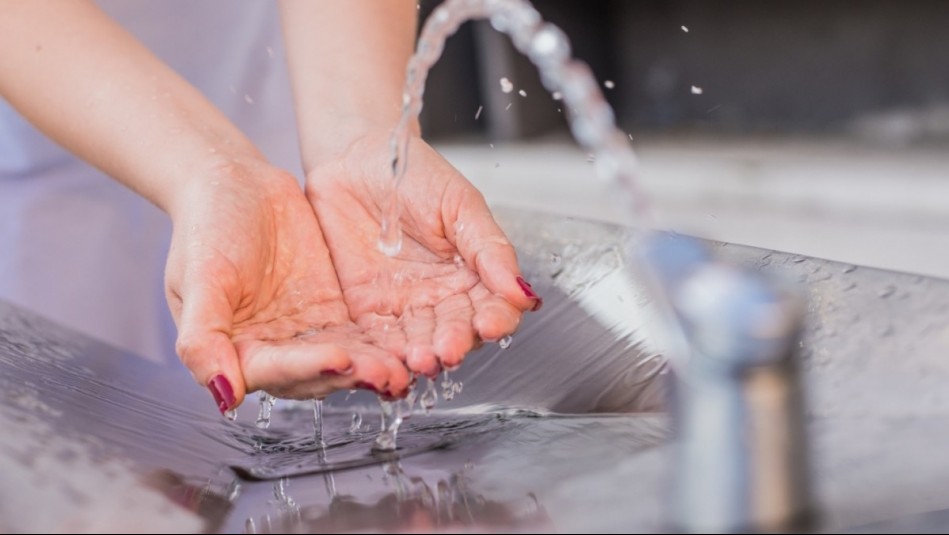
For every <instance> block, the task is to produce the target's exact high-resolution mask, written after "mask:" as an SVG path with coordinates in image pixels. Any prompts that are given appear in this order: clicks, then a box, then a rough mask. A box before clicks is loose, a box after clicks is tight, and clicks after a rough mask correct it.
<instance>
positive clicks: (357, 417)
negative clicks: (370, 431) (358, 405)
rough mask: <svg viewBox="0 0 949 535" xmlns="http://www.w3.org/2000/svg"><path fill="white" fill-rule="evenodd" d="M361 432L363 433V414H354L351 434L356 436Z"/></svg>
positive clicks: (350, 428) (350, 427) (350, 429)
mask: <svg viewBox="0 0 949 535" xmlns="http://www.w3.org/2000/svg"><path fill="white" fill-rule="evenodd" d="M360 431H362V413H361V412H354V413H353V421H352V423H350V424H349V432H350V434H356V433H358V432H360Z"/></svg>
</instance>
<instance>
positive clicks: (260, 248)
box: [166, 169, 409, 405]
mask: <svg viewBox="0 0 949 535" xmlns="http://www.w3.org/2000/svg"><path fill="white" fill-rule="evenodd" d="M263 174H264V177H263V178H264V179H265V180H264V181H263V183H264V184H266V187H265V188H263V191H261V188H259V187H251V186H250V184H251V182H252V181H250V180H244V179H246V178H247V177H243V176H234V173H233V171H229V172H227V173H225V176H222V177H220V180H230V181H231V183H230V184H229V186H233V187H227V188H223V187H217V186H213V185H209V186H208V191H207V192H205V194H204V195H199V196H197V198H200V199H201V204H200V205H199V206H198V205H196V206H194V207H190V209H188V210H186V211H185V212H184V213H187V214H190V215H189V220H188V221H187V222H186V223H183V224H180V225H176V229H175V236H174V238H173V242H172V250H171V252H170V253H169V262H168V269H167V270H166V272H167V276H166V278H167V281H166V283H167V284H166V286H167V289H168V297H169V303H170V305H171V308H172V313H173V315H174V316H175V319H176V321H177V323H178V325H179V331H180V332H179V342H178V352H179V355H180V356H181V358H182V360H183V361H184V362H185V364H187V365H188V367H189V368H190V369H191V370H192V372H193V373H194V375H195V376H196V378H197V379H198V380H199V381H201V382H207V381H208V380H209V379H210V378H211V377H213V376H215V374H216V373H223V374H224V375H225V376H226V377H228V378H229V379H230V381H231V383H232V385H233V386H234V387H235V388H234V390H235V395H236V403H235V405H236V404H239V403H240V400H241V398H242V397H243V395H244V393H245V391H246V392H251V391H254V390H258V389H260V390H266V391H267V392H269V393H271V394H274V395H278V396H280V397H290V398H312V397H323V396H325V395H327V394H329V393H331V392H333V391H335V390H339V389H343V388H355V387H364V388H372V389H374V390H377V391H379V392H386V391H389V392H390V393H392V394H397V393H401V392H403V391H404V390H405V389H406V387H407V386H408V382H409V376H408V373H407V371H406V370H405V367H404V366H403V365H402V363H401V361H399V360H398V359H397V358H395V357H394V356H393V355H392V354H391V353H389V352H387V351H385V350H383V349H380V348H379V347H377V346H376V345H374V344H373V343H372V342H373V341H374V340H377V339H379V338H380V337H381V336H382V334H380V333H372V332H371V331H370V330H367V329H365V328H361V327H359V326H357V325H356V324H354V323H353V322H352V321H351V320H350V317H349V313H348V310H347V307H346V304H345V303H344V301H343V298H342V292H341V290H340V287H339V283H338V281H337V278H336V272H335V270H334V268H333V265H332V263H331V262H330V258H329V252H328V250H327V248H326V244H325V242H324V241H323V238H322V233H321V231H320V228H319V225H318V222H317V219H316V217H315V216H314V213H313V210H312V207H311V206H310V205H309V204H308V203H307V201H306V199H305V197H304V196H303V192H302V190H301V189H300V188H299V186H298V185H297V183H296V181H295V180H294V179H293V178H292V177H290V176H289V175H286V174H284V173H282V172H280V171H276V170H272V169H265V170H264V171H263ZM253 183H254V184H257V183H258V182H256V181H254V182H253ZM211 184H213V182H212V183H211ZM241 378H243V381H242V382H243V384H240V383H238V381H239V380H240V379H241Z"/></svg>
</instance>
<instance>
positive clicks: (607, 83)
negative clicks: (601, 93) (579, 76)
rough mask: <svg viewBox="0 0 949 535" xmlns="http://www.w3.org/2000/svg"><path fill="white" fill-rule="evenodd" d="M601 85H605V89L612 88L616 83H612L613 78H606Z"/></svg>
mask: <svg viewBox="0 0 949 535" xmlns="http://www.w3.org/2000/svg"><path fill="white" fill-rule="evenodd" d="M603 87H605V88H607V89H613V88H614V87H616V84H615V83H613V80H607V81H605V82H603Z"/></svg>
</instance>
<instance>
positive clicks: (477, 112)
mask: <svg viewBox="0 0 949 535" xmlns="http://www.w3.org/2000/svg"><path fill="white" fill-rule="evenodd" d="M483 109H484V106H478V111H476V112H475V121H477V120H478V117H481V110H483Z"/></svg>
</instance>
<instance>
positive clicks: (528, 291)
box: [517, 277, 544, 312]
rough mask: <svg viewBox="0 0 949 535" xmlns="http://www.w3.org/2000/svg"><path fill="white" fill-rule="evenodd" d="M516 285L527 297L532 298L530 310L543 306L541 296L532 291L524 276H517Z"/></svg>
mask: <svg viewBox="0 0 949 535" xmlns="http://www.w3.org/2000/svg"><path fill="white" fill-rule="evenodd" d="M517 285H518V286H520V287H521V291H523V292H524V295H526V296H527V297H528V298H529V299H533V300H534V307H533V308H531V311H532V312H534V311H537V310H540V307H542V306H544V300H543V298H541V296H539V295H537V292H535V291H534V288H533V287H532V286H531V283H529V282H527V281H526V280H524V277H518V278H517Z"/></svg>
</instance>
